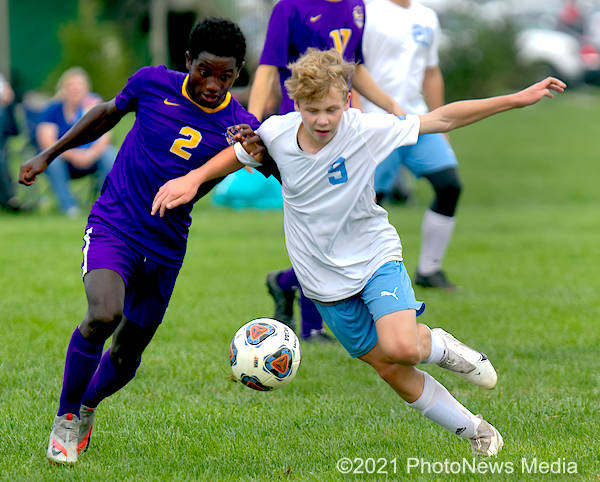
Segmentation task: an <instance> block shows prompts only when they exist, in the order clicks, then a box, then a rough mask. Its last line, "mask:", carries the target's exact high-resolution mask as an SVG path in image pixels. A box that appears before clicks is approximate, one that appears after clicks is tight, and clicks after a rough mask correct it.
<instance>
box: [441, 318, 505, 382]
mask: <svg viewBox="0 0 600 482" xmlns="http://www.w3.org/2000/svg"><path fill="white" fill-rule="evenodd" d="M431 331H432V333H435V334H436V335H438V336H439V337H440V338H441V339H442V340H443V341H444V344H445V345H446V350H445V352H444V356H443V357H442V360H441V361H440V362H439V363H438V365H439V366H441V367H442V368H446V369H447V370H450V371H453V372H454V373H456V374H457V375H458V376H459V377H462V378H464V379H465V380H467V381H469V382H471V383H474V384H475V385H478V386H480V387H483V388H487V389H489V390H491V389H492V388H494V387H495V386H496V383H497V382H498V375H496V370H494V367H493V366H492V363H491V362H490V361H489V360H488V357H487V356H486V355H485V353H480V352H478V351H477V350H473V349H472V348H469V347H468V346H467V345H465V344H464V343H461V342H460V341H458V340H457V339H456V338H454V337H453V336H452V335H451V334H450V333H447V332H445V331H444V330H442V329H441V328H434V329H433V330H431Z"/></svg>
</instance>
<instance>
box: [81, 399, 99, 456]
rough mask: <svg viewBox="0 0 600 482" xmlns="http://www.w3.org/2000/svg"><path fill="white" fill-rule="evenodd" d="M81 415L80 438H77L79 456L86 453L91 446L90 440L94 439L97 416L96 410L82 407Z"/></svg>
mask: <svg viewBox="0 0 600 482" xmlns="http://www.w3.org/2000/svg"><path fill="white" fill-rule="evenodd" d="M79 414H80V417H81V418H80V422H79V436H78V437H77V453H78V454H80V453H82V452H85V451H86V450H87V449H88V447H89V446H90V440H91V439H92V429H93V428H94V416H95V415H96V409H95V408H91V407H86V406H85V405H82V406H81V409H80V411H79Z"/></svg>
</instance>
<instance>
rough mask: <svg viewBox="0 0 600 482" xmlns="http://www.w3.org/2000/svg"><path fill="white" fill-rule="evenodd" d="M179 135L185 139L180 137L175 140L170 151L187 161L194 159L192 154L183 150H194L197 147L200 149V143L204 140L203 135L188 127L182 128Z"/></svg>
mask: <svg viewBox="0 0 600 482" xmlns="http://www.w3.org/2000/svg"><path fill="white" fill-rule="evenodd" d="M179 133H180V134H181V135H184V136H185V137H179V138H177V139H175V140H174V141H173V145H172V146H171V149H170V151H171V152H172V153H173V154H177V155H178V156H179V157H183V158H184V159H186V160H187V159H189V158H190V157H192V154H191V153H189V152H187V151H184V150H183V148H184V147H185V148H186V149H194V148H195V147H198V144H200V141H201V140H202V134H200V133H199V132H198V131H197V130H196V129H192V128H191V127H188V126H185V127H182V128H181V130H180V131H179Z"/></svg>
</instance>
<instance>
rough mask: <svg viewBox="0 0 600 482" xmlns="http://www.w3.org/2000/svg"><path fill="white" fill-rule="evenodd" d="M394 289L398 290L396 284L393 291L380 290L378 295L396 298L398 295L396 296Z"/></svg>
mask: <svg viewBox="0 0 600 482" xmlns="http://www.w3.org/2000/svg"><path fill="white" fill-rule="evenodd" d="M396 291H398V287H397V286H396V287H395V288H394V291H382V292H381V293H380V296H393V297H394V298H396V300H397V299H398V296H396Z"/></svg>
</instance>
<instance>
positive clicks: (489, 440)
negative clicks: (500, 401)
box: [471, 415, 504, 455]
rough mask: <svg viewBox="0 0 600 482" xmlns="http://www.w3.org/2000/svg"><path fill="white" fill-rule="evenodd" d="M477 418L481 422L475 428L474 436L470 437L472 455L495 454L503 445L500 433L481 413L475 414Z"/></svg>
mask: <svg viewBox="0 0 600 482" xmlns="http://www.w3.org/2000/svg"><path fill="white" fill-rule="evenodd" d="M477 418H480V419H481V423H480V424H479V426H478V427H477V430H475V436H474V437H473V438H472V439H471V448H472V449H473V455H497V454H498V452H500V450H501V449H502V447H503V446H504V440H502V435H500V432H498V430H496V429H495V428H494V427H493V426H492V425H491V424H489V423H487V422H486V421H485V420H484V419H483V417H482V416H481V415H477Z"/></svg>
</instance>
